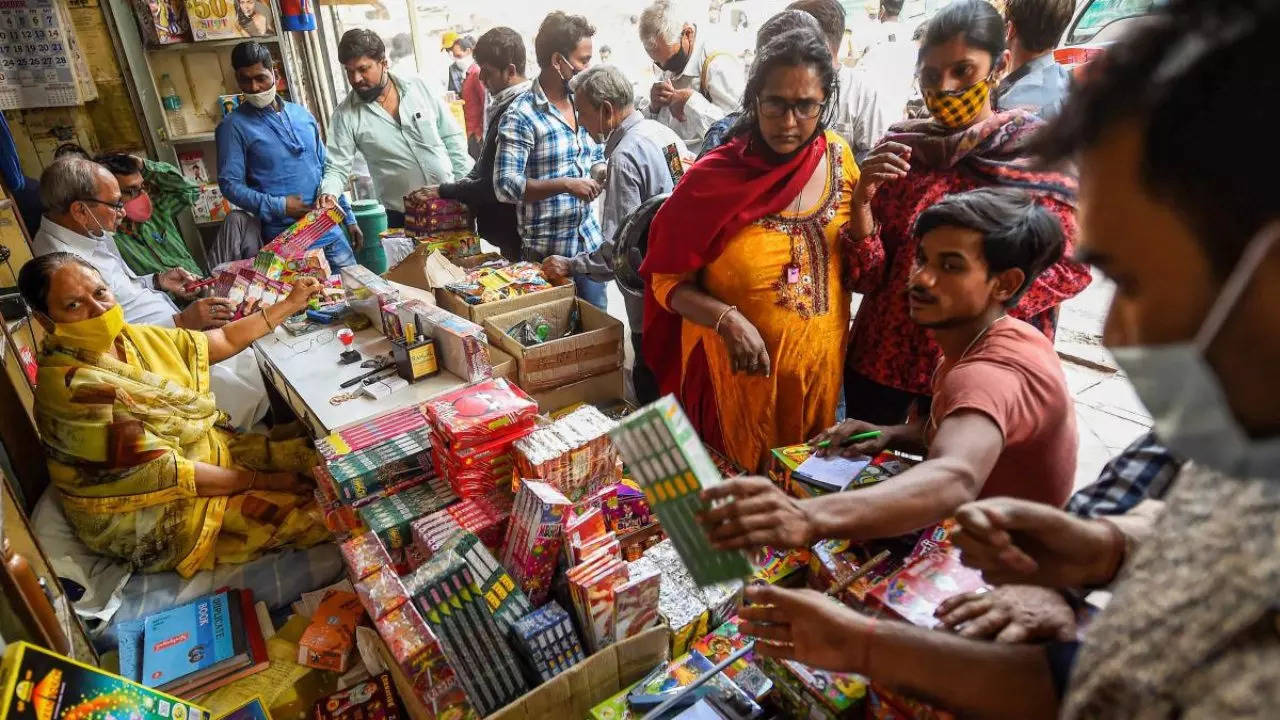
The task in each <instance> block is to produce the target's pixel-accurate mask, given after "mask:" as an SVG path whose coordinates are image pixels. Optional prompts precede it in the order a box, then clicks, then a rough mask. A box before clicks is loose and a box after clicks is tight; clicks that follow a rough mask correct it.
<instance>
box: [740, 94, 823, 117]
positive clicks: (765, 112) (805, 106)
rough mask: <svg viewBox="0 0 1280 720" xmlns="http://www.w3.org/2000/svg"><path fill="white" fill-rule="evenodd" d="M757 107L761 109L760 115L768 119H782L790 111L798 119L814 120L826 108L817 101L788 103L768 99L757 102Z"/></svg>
mask: <svg viewBox="0 0 1280 720" xmlns="http://www.w3.org/2000/svg"><path fill="white" fill-rule="evenodd" d="M756 105H757V106H758V107H759V108H760V114H761V115H762V116H764V117H767V118H780V117H782V116H783V115H786V114H787V111H788V110H790V111H791V112H794V113H795V114H796V117H797V118H803V119H805V120H812V119H814V118H816V117H818V116H819V115H821V114H822V108H824V107H826V105H827V104H826V103H825V102H817V101H816V100H798V101H796V102H787V101H785V100H776V99H774V98H768V99H765V100H757V101H756Z"/></svg>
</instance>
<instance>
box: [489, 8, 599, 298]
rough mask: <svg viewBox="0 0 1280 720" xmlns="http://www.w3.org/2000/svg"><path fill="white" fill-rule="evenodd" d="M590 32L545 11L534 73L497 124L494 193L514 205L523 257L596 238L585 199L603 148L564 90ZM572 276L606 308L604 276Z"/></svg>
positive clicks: (569, 251)
mask: <svg viewBox="0 0 1280 720" xmlns="http://www.w3.org/2000/svg"><path fill="white" fill-rule="evenodd" d="M595 33H596V29H595V28H594V27H592V25H591V23H589V22H588V21H587V19H586V18H584V17H582V16H581V15H566V14H565V13H562V12H559V11H557V12H553V13H551V14H550V15H548V16H547V17H546V19H545V20H543V21H542V26H541V27H539V28H538V34H537V36H536V37H535V38H534V41H533V48H534V54H535V55H536V56H537V60H538V65H539V67H541V72H540V73H539V74H538V78H537V79H536V80H535V81H534V83H533V86H532V87H531V88H530V89H529V92H527V93H525V94H524V95H523V96H521V97H519V98H516V99H515V100H514V101H512V103H511V107H510V108H508V110H507V113H506V114H505V115H503V116H502V121H501V124H500V125H499V126H498V154H497V159H496V161H495V163H494V170H493V187H494V194H495V195H497V197H498V200H500V201H501V202H504V203H510V204H512V205H517V206H518V208H517V220H518V223H519V226H520V237H521V238H523V240H524V248H523V252H522V255H523V256H524V259H525V260H529V261H532V262H542V260H543V259H545V258H546V257H548V256H550V255H562V256H568V257H573V256H574V255H577V254H578V253H579V252H583V251H586V252H590V251H593V250H595V249H596V248H598V247H600V243H601V241H602V239H603V236H602V235H601V232H600V224H599V222H597V221H596V218H595V215H594V213H592V211H591V202H592V201H593V200H595V199H596V197H597V196H599V195H600V191H601V185H600V183H599V182H597V181H596V180H594V179H592V168H593V167H594V166H595V165H601V166H603V165H604V162H605V159H604V148H603V147H602V146H600V145H599V144H597V143H596V142H595V141H594V140H592V139H591V134H590V133H589V132H588V131H587V129H586V128H585V127H583V126H582V124H581V123H579V122H578V117H577V114H576V113H575V112H574V107H573V100H572V98H571V96H570V93H569V80H570V79H572V78H573V76H574V75H577V74H578V73H580V72H582V71H583V70H586V69H587V65H589V64H590V63H591V54H592V43H591V38H592V36H593V35H595ZM573 281H574V284H575V285H577V289H578V296H579V297H581V298H582V299H584V300H586V301H587V302H590V303H591V304H592V305H595V306H596V307H598V308H600V309H602V310H603V309H605V308H606V306H607V304H608V296H607V294H606V293H607V284H606V283H602V282H597V281H595V280H592V279H591V278H590V277H588V276H587V275H582V274H580V275H574V277H573Z"/></svg>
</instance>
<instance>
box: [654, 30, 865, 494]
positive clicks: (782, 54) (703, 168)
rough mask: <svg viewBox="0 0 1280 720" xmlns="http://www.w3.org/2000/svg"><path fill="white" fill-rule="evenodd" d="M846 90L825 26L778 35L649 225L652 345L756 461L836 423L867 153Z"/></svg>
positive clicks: (713, 431) (707, 435) (721, 445)
mask: <svg viewBox="0 0 1280 720" xmlns="http://www.w3.org/2000/svg"><path fill="white" fill-rule="evenodd" d="M835 92H836V81H835V71H834V69H833V66H832V61H831V53H830V50H828V48H827V45H826V44H825V42H824V41H823V38H822V36H821V34H820V33H819V32H817V31H816V30H810V29H808V28H799V29H794V30H789V31H787V32H784V33H781V34H779V35H777V36H776V37H774V38H773V39H772V40H770V41H769V42H768V43H767V44H766V45H765V46H764V47H763V48H762V49H761V50H760V53H759V55H758V59H757V60H756V63H755V65H754V66H753V68H752V73H751V77H750V78H749V79H748V81H747V86H746V90H745V92H744V94H743V107H744V113H743V116H742V118H741V119H740V120H739V121H738V123H737V124H736V125H735V126H734V128H733V130H732V131H731V136H732V139H731V140H730V141H729V142H728V143H726V144H725V145H722V146H721V147H719V148H717V149H716V150H714V151H712V152H711V153H709V154H707V155H706V156H704V157H703V158H702V159H701V160H699V161H698V162H697V164H695V165H694V166H693V168H692V169H691V170H690V171H689V172H687V173H686V174H685V176H684V177H683V178H682V179H681V181H680V184H679V185H678V186H677V187H676V189H675V192H674V193H673V194H672V196H671V198H670V199H669V200H667V202H666V203H665V204H664V205H663V207H662V209H661V210H660V211H659V212H658V214H657V216H656V217H655V218H654V221H653V225H652V227H651V228H650V231H649V249H648V253H647V255H646V259H645V263H644V266H643V267H642V272H643V273H644V274H645V275H646V277H647V278H648V280H649V285H648V287H649V295H648V297H647V298H646V307H645V328H644V353H645V358H646V361H648V362H649V363H650V366H651V367H653V368H654V369H655V373H656V374H657V376H658V379H659V383H660V385H661V387H662V390H663V392H664V393H675V394H676V396H677V397H678V398H679V399H680V401H681V403H682V404H683V405H684V408H685V412H686V413H687V414H688V415H689V417H690V419H691V420H692V421H693V423H694V426H695V427H696V428H697V429H698V432H699V434H700V435H701V436H702V439H703V440H704V441H705V442H707V443H708V444H709V445H711V446H712V447H714V448H716V449H718V450H722V451H723V452H724V453H725V454H726V455H727V456H728V457H729V458H730V459H732V460H733V461H734V462H736V463H737V464H738V465H740V466H742V467H743V468H745V469H747V470H753V471H758V470H761V469H762V468H763V467H764V466H765V464H766V462H767V459H768V456H769V450H770V449H771V448H774V447H778V446H780V445H785V444H790V443H797V442H802V441H804V440H805V438H808V437H811V436H812V433H814V432H816V431H819V430H821V429H822V428H824V427H827V426H828V425H829V424H830V423H831V421H832V420H833V419H834V418H835V412H836V405H837V403H838V401H839V393H840V382H841V367H842V363H843V358H844V347H845V340H846V336H847V335H848V328H849V302H850V293H849V290H848V288H847V286H846V284H845V280H844V275H845V273H843V272H842V265H841V257H842V255H843V253H842V251H841V250H842V246H843V242H844V241H843V239H842V237H843V236H842V234H841V229H842V228H843V226H844V225H845V223H846V222H847V221H848V220H849V202H848V199H849V197H850V193H851V192H852V189H853V186H854V185H855V184H856V183H857V180H858V168H857V165H856V164H855V162H854V159H853V155H852V153H851V151H850V150H849V147H848V145H846V144H845V143H844V141H843V140H841V139H840V138H839V136H837V135H836V134H835V133H832V132H829V131H827V130H826V129H825V127H824V126H825V122H824V121H825V119H827V118H828V117H829V113H830V111H831V110H832V108H833V106H834V102H833V100H834V98H833V96H834V95H835ZM676 348H679V351H678V352H677V351H676Z"/></svg>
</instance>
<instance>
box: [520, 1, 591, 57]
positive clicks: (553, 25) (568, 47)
mask: <svg viewBox="0 0 1280 720" xmlns="http://www.w3.org/2000/svg"><path fill="white" fill-rule="evenodd" d="M595 34H596V28H595V26H594V25H592V24H591V22H590V21H589V20H587V19H586V18H584V17H582V16H581V15H569V14H567V13H563V12H560V11H559V10H556V11H555V12H553V13H550V14H548V15H547V17H546V18H544V19H543V21H542V24H541V25H539V26H538V34H537V35H535V36H534V38H533V55H534V59H536V60H537V61H538V66H539V67H544V68H545V67H549V66H550V65H551V56H552V55H555V54H556V53H560V55H562V56H563V57H565V58H566V59H567V58H568V57H569V55H571V54H572V53H573V51H574V49H575V48H577V47H578V43H580V42H582V41H583V39H585V38H589V37H592V36H594V35H595Z"/></svg>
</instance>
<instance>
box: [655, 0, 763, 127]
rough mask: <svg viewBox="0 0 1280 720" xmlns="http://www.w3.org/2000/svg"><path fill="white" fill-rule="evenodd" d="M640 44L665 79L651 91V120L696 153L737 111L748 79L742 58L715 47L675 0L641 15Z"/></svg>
mask: <svg viewBox="0 0 1280 720" xmlns="http://www.w3.org/2000/svg"><path fill="white" fill-rule="evenodd" d="M639 28H640V42H641V43H642V44H643V45H644V49H645V52H646V53H648V54H649V58H650V59H651V60H653V62H654V64H656V65H657V66H658V67H660V68H662V77H661V79H660V80H658V82H656V83H654V84H653V87H652V88H651V89H650V90H649V109H648V112H649V117H652V118H655V119H657V121H658V122H660V123H662V124H663V125H666V126H667V127H669V128H671V129H672V130H674V131H675V132H676V135H678V136H679V137H680V139H681V140H683V141H684V142H685V144H686V145H687V146H688V147H689V149H690V150H692V151H694V152H697V151H698V150H699V149H701V148H702V140H703V137H704V136H705V135H706V134H707V129H708V128H710V127H711V125H712V124H714V123H715V122H716V121H717V120H719V119H721V118H723V117H724V116H725V115H726V114H728V113H731V112H733V111H735V110H737V109H738V106H739V105H740V104H741V102H742V90H743V87H744V86H745V85H746V74H745V73H744V72H743V69H742V63H741V61H739V59H738V56H737V54H735V53H733V52H731V51H729V50H728V49H726V48H724V47H718V46H717V45H716V43H715V42H714V41H713V40H712V39H711V38H709V37H707V36H706V35H704V34H703V33H702V32H700V31H699V29H698V26H697V25H696V24H695V23H694V22H693V19H692V16H690V15H686V14H683V13H682V11H681V10H680V9H679V8H678V7H677V6H676V3H675V2H673V0H658V1H657V2H655V3H653V4H652V5H650V6H649V7H647V8H645V10H644V12H642V13H641V14H640V22H639Z"/></svg>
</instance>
